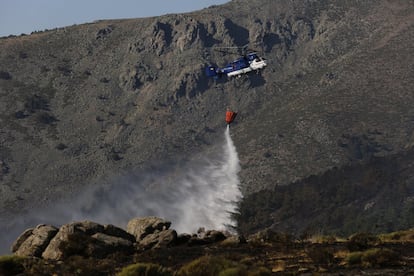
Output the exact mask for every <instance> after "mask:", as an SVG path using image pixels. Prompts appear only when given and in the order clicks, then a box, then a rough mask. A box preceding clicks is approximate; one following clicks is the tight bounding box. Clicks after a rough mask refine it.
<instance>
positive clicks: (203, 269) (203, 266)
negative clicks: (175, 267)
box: [177, 256, 237, 276]
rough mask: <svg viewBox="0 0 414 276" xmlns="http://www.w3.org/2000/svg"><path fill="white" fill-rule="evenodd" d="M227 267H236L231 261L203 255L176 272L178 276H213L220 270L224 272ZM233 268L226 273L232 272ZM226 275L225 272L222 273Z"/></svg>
mask: <svg viewBox="0 0 414 276" xmlns="http://www.w3.org/2000/svg"><path fill="white" fill-rule="evenodd" d="M229 268H237V265H235V264H233V263H232V262H231V261H229V260H227V259H225V258H220V257H212V256H203V257H201V258H198V259H196V260H194V261H192V262H191V263H189V264H187V265H185V266H183V267H182V268H181V269H180V270H179V271H178V273H177V275H179V276H192V275H198V276H210V275H211V276H215V275H219V274H220V273H221V272H223V273H224V272H225V270H228V269H229ZM234 271H235V270H229V271H228V272H227V273H233V272H234ZM224 275H226V274H224ZM227 275H232V274H227Z"/></svg>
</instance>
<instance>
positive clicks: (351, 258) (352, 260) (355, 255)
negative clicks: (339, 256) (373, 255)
mask: <svg viewBox="0 0 414 276" xmlns="http://www.w3.org/2000/svg"><path fill="white" fill-rule="evenodd" d="M345 261H346V263H347V264H348V265H350V266H354V265H360V264H361V262H362V252H359V251H355V252H351V253H349V255H348V256H347V257H346V258H345Z"/></svg>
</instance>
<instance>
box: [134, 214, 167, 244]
mask: <svg viewBox="0 0 414 276" xmlns="http://www.w3.org/2000/svg"><path fill="white" fill-rule="evenodd" d="M170 226H171V222H169V221H166V220H164V219H161V218H157V217H143V218H134V219H131V220H130V221H129V222H128V225H127V232H128V233H130V234H131V235H134V237H135V239H136V240H137V241H140V240H142V239H143V238H145V237H146V236H148V235H149V234H153V233H155V232H157V231H164V230H168V229H169V228H170Z"/></svg>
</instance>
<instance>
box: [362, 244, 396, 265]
mask: <svg viewBox="0 0 414 276" xmlns="http://www.w3.org/2000/svg"><path fill="white" fill-rule="evenodd" d="M361 261H362V263H363V265H364V266H367V267H384V266H392V265H397V264H398V262H399V261H400V256H399V255H398V253H396V252H394V251H392V250H390V249H387V248H372V249H368V250H367V251H365V252H363V254H362V258H361Z"/></svg>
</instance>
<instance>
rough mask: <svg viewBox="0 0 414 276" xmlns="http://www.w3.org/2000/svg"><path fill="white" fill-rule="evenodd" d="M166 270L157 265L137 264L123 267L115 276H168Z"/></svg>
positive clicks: (168, 273)
mask: <svg viewBox="0 0 414 276" xmlns="http://www.w3.org/2000/svg"><path fill="white" fill-rule="evenodd" d="M170 275H172V274H171V273H170V272H169V271H168V270H167V269H165V268H163V267H162V266H160V265H157V264H151V263H137V264H132V265H129V266H127V267H124V268H123V269H122V271H121V272H119V273H118V274H117V276H170Z"/></svg>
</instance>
